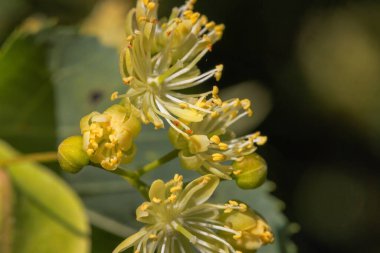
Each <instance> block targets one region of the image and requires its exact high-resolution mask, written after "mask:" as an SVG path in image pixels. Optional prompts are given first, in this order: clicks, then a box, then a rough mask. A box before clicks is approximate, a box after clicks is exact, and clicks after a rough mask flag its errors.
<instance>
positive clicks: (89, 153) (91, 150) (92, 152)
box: [86, 148, 95, 156]
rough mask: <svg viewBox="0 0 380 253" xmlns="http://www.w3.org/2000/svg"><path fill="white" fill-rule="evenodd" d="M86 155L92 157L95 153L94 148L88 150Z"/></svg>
mask: <svg viewBox="0 0 380 253" xmlns="http://www.w3.org/2000/svg"><path fill="white" fill-rule="evenodd" d="M86 153H87V155H89V156H91V155H92V154H94V153H95V150H93V149H92V148H89V149H87V150H86Z"/></svg>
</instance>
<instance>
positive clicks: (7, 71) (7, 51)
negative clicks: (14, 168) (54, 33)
mask: <svg viewBox="0 0 380 253" xmlns="http://www.w3.org/2000/svg"><path fill="white" fill-rule="evenodd" d="M5 46H6V47H5ZM45 53H46V50H45V47H44V46H43V45H41V44H38V43H36V41H35V39H34V38H33V36H32V35H29V36H27V35H21V34H19V33H14V34H13V36H11V37H10V38H9V39H8V41H7V43H5V44H4V46H3V48H2V49H1V51H0V73H1V75H0V118H1V124H0V133H1V138H3V139H5V140H6V141H8V142H10V143H11V144H12V145H13V146H15V147H16V148H17V149H19V150H21V151H23V152H36V151H46V150H49V149H54V148H55V123H54V122H55V120H54V96H53V87H52V84H51V82H50V73H49V70H48V68H47V65H46V62H45Z"/></svg>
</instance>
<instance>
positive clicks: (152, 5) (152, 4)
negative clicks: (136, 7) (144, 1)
mask: <svg viewBox="0 0 380 253" xmlns="http://www.w3.org/2000/svg"><path fill="white" fill-rule="evenodd" d="M155 7H156V4H155V3H153V2H149V3H148V5H147V8H148V9H149V10H150V11H151V10H153V9H154V8H155Z"/></svg>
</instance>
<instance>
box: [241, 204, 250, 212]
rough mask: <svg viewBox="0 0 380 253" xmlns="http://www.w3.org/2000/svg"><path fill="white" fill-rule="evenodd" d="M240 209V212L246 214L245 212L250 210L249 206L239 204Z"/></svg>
mask: <svg viewBox="0 0 380 253" xmlns="http://www.w3.org/2000/svg"><path fill="white" fill-rule="evenodd" d="M239 207H240V209H239V210H240V212H245V211H247V209H248V207H247V205H246V204H244V203H240V204H239Z"/></svg>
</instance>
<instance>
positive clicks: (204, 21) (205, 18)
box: [201, 15, 208, 25]
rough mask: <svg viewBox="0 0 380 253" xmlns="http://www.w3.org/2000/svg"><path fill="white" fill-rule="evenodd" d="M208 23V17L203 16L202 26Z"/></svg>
mask: <svg viewBox="0 0 380 253" xmlns="http://www.w3.org/2000/svg"><path fill="white" fill-rule="evenodd" d="M207 22H208V19H207V17H206V16H205V15H202V16H201V24H202V25H206V24H207Z"/></svg>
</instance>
